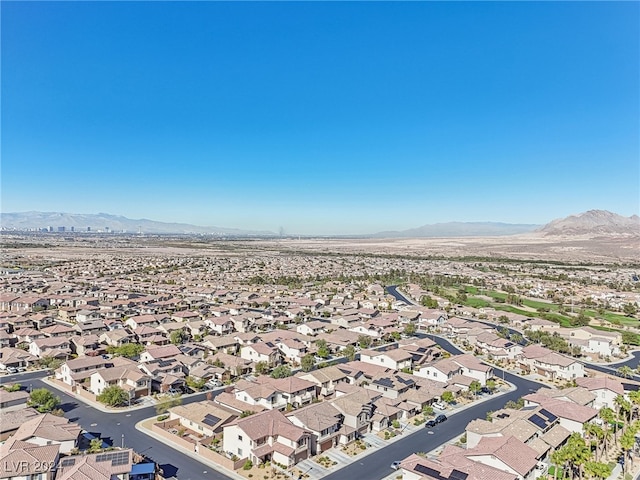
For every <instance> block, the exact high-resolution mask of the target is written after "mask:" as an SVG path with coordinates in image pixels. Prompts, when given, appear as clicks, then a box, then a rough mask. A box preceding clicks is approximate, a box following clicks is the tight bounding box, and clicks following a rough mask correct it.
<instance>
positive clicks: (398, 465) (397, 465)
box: [391, 460, 400, 470]
mask: <svg viewBox="0 0 640 480" xmlns="http://www.w3.org/2000/svg"><path fill="white" fill-rule="evenodd" d="M391 468H392V469H394V470H398V469H399V468H400V460H396V461H395V462H393V463H392V464H391Z"/></svg>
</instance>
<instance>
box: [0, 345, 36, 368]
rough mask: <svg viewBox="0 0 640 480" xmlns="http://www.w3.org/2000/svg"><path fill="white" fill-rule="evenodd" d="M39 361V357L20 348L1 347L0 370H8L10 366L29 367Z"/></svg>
mask: <svg viewBox="0 0 640 480" xmlns="http://www.w3.org/2000/svg"><path fill="white" fill-rule="evenodd" d="M37 361H38V358H37V357H34V356H33V355H31V354H30V353H28V352H25V351H24V350H22V349H20V348H12V347H3V348H0V370H6V369H7V368H9V367H14V368H21V367H28V366H29V365H31V364H32V363H35V362H37Z"/></svg>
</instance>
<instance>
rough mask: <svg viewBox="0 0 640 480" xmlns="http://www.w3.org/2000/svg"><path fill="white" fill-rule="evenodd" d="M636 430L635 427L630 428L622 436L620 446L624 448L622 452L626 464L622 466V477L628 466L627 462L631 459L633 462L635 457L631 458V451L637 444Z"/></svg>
mask: <svg viewBox="0 0 640 480" xmlns="http://www.w3.org/2000/svg"><path fill="white" fill-rule="evenodd" d="M636 428H637V427H636ZM636 428H634V427H633V426H629V428H627V431H626V432H624V433H623V434H622V436H621V437H620V446H621V447H622V452H623V455H624V457H623V458H624V460H625V461H624V463H623V464H622V476H623V477H624V473H625V469H626V466H627V462H626V460H627V459H629V460H631V461H633V457H632V456H631V450H632V449H633V446H634V445H635V443H636Z"/></svg>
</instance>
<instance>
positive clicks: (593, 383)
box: [576, 376, 624, 395]
mask: <svg viewBox="0 0 640 480" xmlns="http://www.w3.org/2000/svg"><path fill="white" fill-rule="evenodd" d="M576 384H577V385H578V386H579V387H584V388H586V389H587V390H589V391H594V390H611V391H612V392H614V393H616V394H618V395H624V387H623V385H622V382H621V381H620V380H618V379H617V378H611V377H607V376H604V377H593V378H589V377H581V378H576Z"/></svg>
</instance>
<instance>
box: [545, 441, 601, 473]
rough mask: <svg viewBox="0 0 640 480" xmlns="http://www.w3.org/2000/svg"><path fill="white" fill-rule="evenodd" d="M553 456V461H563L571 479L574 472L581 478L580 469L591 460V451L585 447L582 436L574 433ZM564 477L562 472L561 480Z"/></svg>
mask: <svg viewBox="0 0 640 480" xmlns="http://www.w3.org/2000/svg"><path fill="white" fill-rule="evenodd" d="M556 454H557V455H556ZM554 455H555V460H559V461H564V462H563V464H564V465H566V466H567V467H568V468H570V469H571V478H574V477H575V473H576V470H577V472H578V475H579V476H580V478H582V468H583V466H584V464H585V463H586V462H587V461H589V460H590V459H591V450H590V449H589V447H587V444H586V442H585V441H584V439H583V438H582V436H581V435H580V434H579V433H578V432H574V433H572V434H571V436H570V437H569V440H568V441H567V443H566V444H565V445H564V447H562V448H561V449H560V450H558V451H557V452H555V454H554ZM552 458H553V456H552ZM555 460H554V461H555ZM565 470H566V469H565ZM564 475H565V474H564V472H563V475H562V477H563V478H564Z"/></svg>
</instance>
